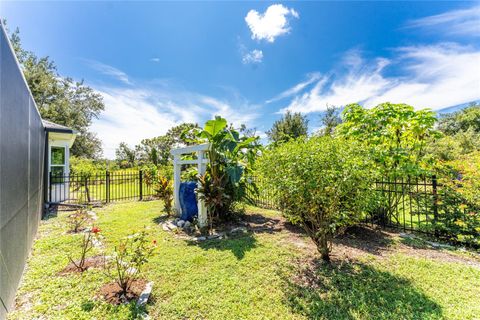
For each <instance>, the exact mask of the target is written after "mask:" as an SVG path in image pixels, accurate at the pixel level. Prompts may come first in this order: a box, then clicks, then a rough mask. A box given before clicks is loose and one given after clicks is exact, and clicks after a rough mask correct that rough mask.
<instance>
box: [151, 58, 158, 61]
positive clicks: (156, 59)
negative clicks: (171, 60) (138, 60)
mask: <svg viewBox="0 0 480 320" xmlns="http://www.w3.org/2000/svg"><path fill="white" fill-rule="evenodd" d="M150 61H152V62H160V58H152V59H150Z"/></svg>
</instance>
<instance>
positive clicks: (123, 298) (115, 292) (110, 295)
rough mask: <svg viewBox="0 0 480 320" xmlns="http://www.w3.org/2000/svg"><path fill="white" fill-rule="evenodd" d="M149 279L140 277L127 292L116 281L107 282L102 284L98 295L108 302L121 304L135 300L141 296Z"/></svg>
mask: <svg viewBox="0 0 480 320" xmlns="http://www.w3.org/2000/svg"><path fill="white" fill-rule="evenodd" d="M147 283H148V281H147V280H145V279H138V280H135V281H133V282H132V284H131V285H130V289H129V291H128V292H127V294H124V293H123V292H122V289H121V288H120V286H119V285H118V283H116V282H111V283H107V284H106V285H104V286H102V287H101V288H100V290H99V292H98V297H100V298H102V299H104V300H105V301H107V302H108V303H111V304H114V305H119V304H122V303H128V302H130V301H132V300H133V301H135V300H137V299H138V297H140V295H141V293H142V291H143V290H144V289H145V287H146V285H147Z"/></svg>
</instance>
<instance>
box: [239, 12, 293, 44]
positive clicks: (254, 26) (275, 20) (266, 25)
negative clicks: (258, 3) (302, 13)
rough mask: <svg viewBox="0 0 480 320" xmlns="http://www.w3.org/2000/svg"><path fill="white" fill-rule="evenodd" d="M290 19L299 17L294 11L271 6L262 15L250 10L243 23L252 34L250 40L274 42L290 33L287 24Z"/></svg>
mask: <svg viewBox="0 0 480 320" xmlns="http://www.w3.org/2000/svg"><path fill="white" fill-rule="evenodd" d="M290 17H294V18H298V17H299V16H298V13H297V12H296V11H295V10H294V9H289V8H287V7H285V6H283V5H281V4H273V5H271V6H269V7H268V8H267V10H266V11H265V13H263V14H262V13H259V12H258V11H256V10H250V11H249V12H248V14H247V16H246V17H245V22H246V23H247V25H248V27H249V28H250V31H251V32H252V39H257V40H263V39H265V40H267V41H268V42H274V41H275V38H276V37H278V36H281V35H283V34H286V33H288V32H290V26H289V24H288V19H289V18H290Z"/></svg>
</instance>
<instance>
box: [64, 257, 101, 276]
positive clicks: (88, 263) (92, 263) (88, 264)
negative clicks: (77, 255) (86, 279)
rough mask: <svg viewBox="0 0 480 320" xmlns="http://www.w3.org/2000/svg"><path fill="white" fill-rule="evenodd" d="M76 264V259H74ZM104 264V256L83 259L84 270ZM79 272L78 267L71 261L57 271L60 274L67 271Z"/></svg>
mask: <svg viewBox="0 0 480 320" xmlns="http://www.w3.org/2000/svg"><path fill="white" fill-rule="evenodd" d="M75 263H77V264H78V261H75ZM104 264H105V257H104V256H93V257H88V258H86V259H85V264H84V267H85V269H86V270H88V269H90V268H100V267H102V266H104ZM75 272H77V273H81V272H82V271H81V270H80V269H78V268H77V267H76V266H75V265H74V264H73V263H72V262H70V263H69V264H68V265H67V266H66V267H65V268H63V270H62V271H60V272H59V274H60V275H65V274H68V273H75Z"/></svg>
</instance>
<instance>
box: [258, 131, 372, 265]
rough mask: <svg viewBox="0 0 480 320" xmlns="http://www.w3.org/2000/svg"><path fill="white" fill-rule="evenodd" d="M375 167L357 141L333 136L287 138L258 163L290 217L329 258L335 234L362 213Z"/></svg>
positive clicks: (327, 258) (355, 220) (284, 210)
mask: <svg viewBox="0 0 480 320" xmlns="http://www.w3.org/2000/svg"><path fill="white" fill-rule="evenodd" d="M370 167H371V163H370V161H369V160H368V159H367V158H365V156H364V155H363V152H362V150H361V148H360V147H359V146H358V145H357V144H356V143H353V142H350V143H348V142H347V141H345V140H343V139H338V138H337V139H334V138H331V137H329V136H325V137H314V138H311V139H308V140H306V139H299V140H297V141H291V142H288V143H285V144H282V145H280V146H279V147H277V148H273V149H271V150H268V151H267V152H266V153H265V154H264V155H263V157H262V158H261V161H260V165H259V168H260V169H261V171H262V172H263V173H264V177H265V178H266V179H267V181H268V182H269V184H270V187H271V188H273V189H275V190H276V193H277V194H278V195H279V203H280V206H281V209H282V211H283V212H284V214H285V216H286V218H287V219H288V220H289V221H291V222H292V223H294V224H298V225H300V226H301V227H302V228H304V229H305V231H306V232H307V234H308V235H309V236H310V238H311V239H312V240H313V242H314V243H315V244H316V245H317V248H318V251H319V252H320V254H321V256H322V258H323V259H324V260H329V253H330V245H331V240H332V238H333V237H334V236H335V235H336V234H337V233H339V232H341V231H342V230H344V229H345V228H346V227H348V226H350V225H352V224H354V223H356V222H358V221H359V220H360V218H362V217H363V216H362V214H363V212H364V211H363V210H364V209H365V208H366V205H367V204H368V199H369V197H368V193H369V189H370V187H371V179H369V177H370V170H369V169H370Z"/></svg>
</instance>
